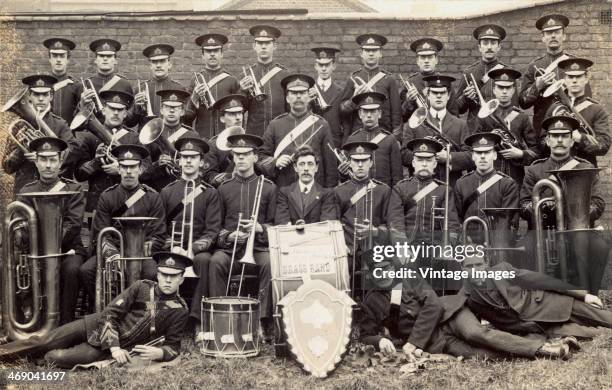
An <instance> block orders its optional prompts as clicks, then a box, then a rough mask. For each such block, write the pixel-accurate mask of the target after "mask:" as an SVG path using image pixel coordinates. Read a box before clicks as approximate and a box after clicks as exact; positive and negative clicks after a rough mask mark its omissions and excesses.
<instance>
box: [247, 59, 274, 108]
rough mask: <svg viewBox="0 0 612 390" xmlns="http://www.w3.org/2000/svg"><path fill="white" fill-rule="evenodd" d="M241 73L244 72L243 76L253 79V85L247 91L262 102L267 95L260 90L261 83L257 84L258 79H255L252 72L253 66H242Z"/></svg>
mask: <svg viewBox="0 0 612 390" xmlns="http://www.w3.org/2000/svg"><path fill="white" fill-rule="evenodd" d="M247 68H248V69H249V72H248V73H247ZM242 73H244V77H249V76H250V77H251V78H252V79H253V87H252V88H250V89H249V93H250V94H251V96H253V98H254V99H255V100H256V101H258V102H263V101H264V100H266V99H267V98H268V95H266V94H265V93H263V92H262V91H261V85H259V81H257V79H256V78H255V73H253V68H251V67H250V66H249V67H244V66H243V67H242Z"/></svg>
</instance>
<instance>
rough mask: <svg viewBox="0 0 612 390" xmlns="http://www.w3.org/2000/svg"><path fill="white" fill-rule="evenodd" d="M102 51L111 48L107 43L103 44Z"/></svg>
mask: <svg viewBox="0 0 612 390" xmlns="http://www.w3.org/2000/svg"><path fill="white" fill-rule="evenodd" d="M101 49H102V50H110V49H111V46H110V45H109V44H108V42H104V45H102V46H101Z"/></svg>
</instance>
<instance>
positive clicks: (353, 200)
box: [351, 181, 376, 206]
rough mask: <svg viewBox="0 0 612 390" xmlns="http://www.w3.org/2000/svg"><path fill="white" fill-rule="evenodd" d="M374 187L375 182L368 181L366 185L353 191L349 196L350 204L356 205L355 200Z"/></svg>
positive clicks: (357, 200)
mask: <svg viewBox="0 0 612 390" xmlns="http://www.w3.org/2000/svg"><path fill="white" fill-rule="evenodd" d="M374 188H376V183H374V182H372V181H371V182H369V183H368V185H367V186H363V187H361V189H359V191H357V192H355V194H353V196H351V205H352V206H354V205H356V204H357V202H359V199H361V198H363V197H364V196H365V194H366V193H367V192H368V191H371V190H373V189H374Z"/></svg>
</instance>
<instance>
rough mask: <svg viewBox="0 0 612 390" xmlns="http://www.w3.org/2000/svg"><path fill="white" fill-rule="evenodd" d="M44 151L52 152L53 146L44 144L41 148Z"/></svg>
mask: <svg viewBox="0 0 612 390" xmlns="http://www.w3.org/2000/svg"><path fill="white" fill-rule="evenodd" d="M41 149H42V150H51V144H50V143H48V142H45V143H44V144H42V146H41Z"/></svg>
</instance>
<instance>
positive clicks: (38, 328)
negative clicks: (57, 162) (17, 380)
mask: <svg viewBox="0 0 612 390" xmlns="http://www.w3.org/2000/svg"><path fill="white" fill-rule="evenodd" d="M74 194H76V192H68V191H66V192H54V193H50V192H31V193H24V194H19V195H18V196H19V197H22V198H27V199H30V200H31V201H32V203H33V206H34V207H30V206H29V205H27V204H25V203H23V202H20V201H15V202H12V203H11V204H9V205H8V206H7V208H6V212H5V219H4V229H5V230H4V243H5V246H4V264H3V267H2V295H3V297H2V298H3V303H2V317H3V320H4V327H5V330H6V333H7V336H8V338H9V339H11V340H23V339H26V338H29V337H32V336H39V337H42V336H44V335H46V334H48V333H49V332H50V331H51V330H53V329H55V328H56V327H57V326H58V324H59V305H60V300H59V281H60V258H61V257H62V256H65V255H69V254H72V253H74V251H70V252H68V253H60V251H61V244H62V231H63V230H62V210H63V208H64V203H65V202H66V201H67V199H68V198H69V197H70V196H72V195H74ZM22 222H27V226H28V231H29V242H30V246H29V250H28V253H27V254H26V253H21V254H20V255H19V259H16V258H15V254H16V253H19V251H18V250H16V248H15V245H14V228H15V226H16V225H18V224H20V223H22ZM18 292H24V293H29V294H31V298H32V317H31V319H29V320H27V321H26V320H23V321H22V320H20V319H19V313H18V311H19V309H18V304H17V302H16V298H17V293H18ZM24 317H25V316H24Z"/></svg>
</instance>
